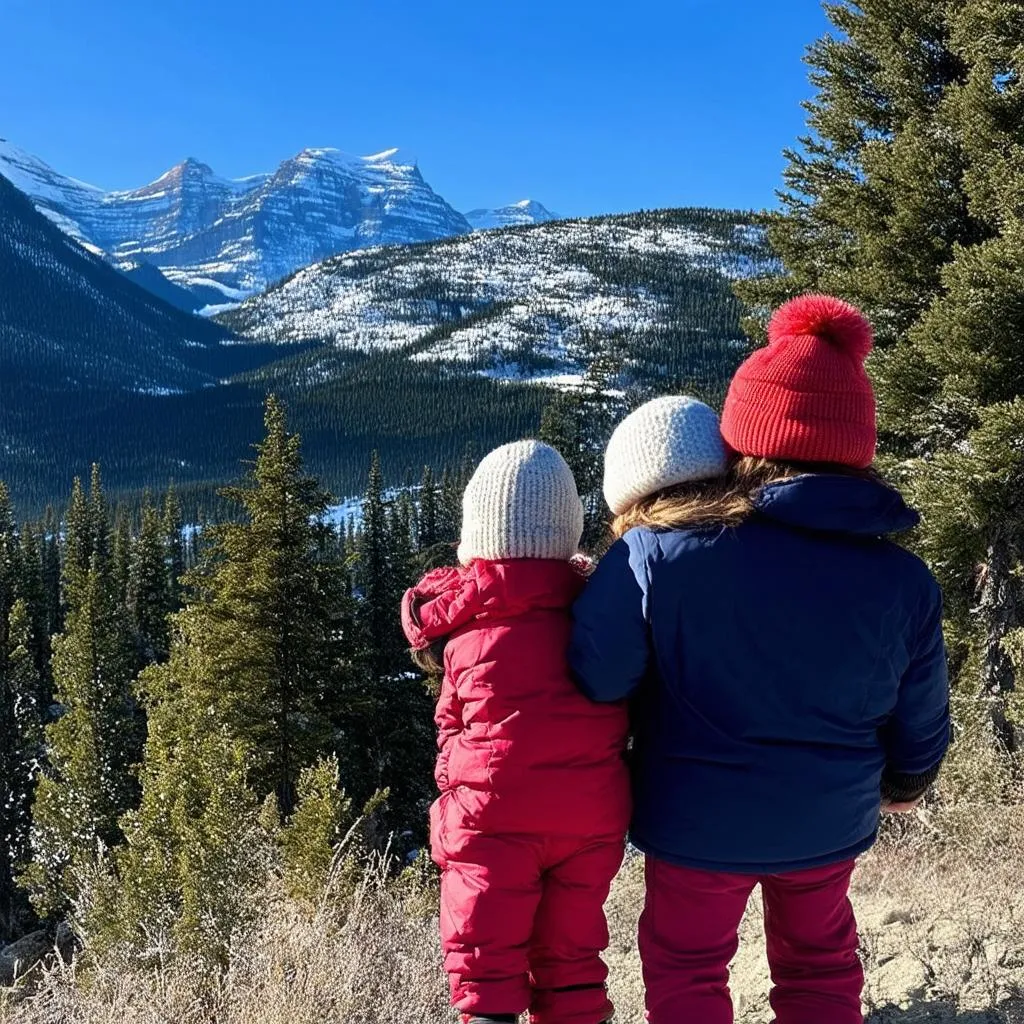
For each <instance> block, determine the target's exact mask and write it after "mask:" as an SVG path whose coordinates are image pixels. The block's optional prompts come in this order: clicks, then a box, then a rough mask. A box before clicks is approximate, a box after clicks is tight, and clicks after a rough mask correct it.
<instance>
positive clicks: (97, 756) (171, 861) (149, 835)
mask: <svg viewBox="0 0 1024 1024" xmlns="http://www.w3.org/2000/svg"><path fill="white" fill-rule="evenodd" d="M472 468H473V462H472V457H471V456H466V458H465V459H463V460H462V463H461V465H458V466H457V467H456V468H453V469H452V470H450V471H445V472H444V473H443V474H442V477H441V479H440V480H437V479H435V478H434V475H433V473H432V472H431V471H430V470H426V471H425V472H424V474H423V478H422V480H421V481H420V482H419V483H418V484H417V486H416V487H415V488H403V489H401V490H399V491H389V490H387V489H386V488H385V486H384V478H383V475H382V472H381V467H380V462H379V460H378V459H377V458H376V457H374V458H373V460H372V465H371V469H370V474H369V478H368V481H367V483H366V488H365V500H364V501H363V503H362V509H361V515H360V516H359V517H358V518H353V519H350V520H349V521H348V522H346V523H342V524H340V525H332V524H331V522H330V521H329V520H328V518H327V516H326V512H327V510H328V507H329V506H328V500H329V499H328V495H327V493H326V492H325V491H323V490H322V489H321V488H320V486H319V484H318V483H317V481H316V479H315V478H314V477H312V476H310V475H309V474H307V473H306V471H305V469H304V466H303V460H302V455H301V452H300V443H299V439H298V436H297V435H295V434H293V433H290V432H289V430H288V428H287V426H286V423H285V415H284V411H283V406H282V404H281V403H280V402H279V401H278V400H277V399H276V398H271V399H269V400H268V402H267V404H266V408H265V437H264V440H263V442H262V443H261V444H260V445H259V446H258V450H257V453H256V458H255V461H254V462H253V463H252V465H251V467H250V470H249V472H248V474H247V475H246V477H245V479H244V480H243V481H242V482H241V483H240V484H239V485H237V486H235V487H232V488H230V489H228V490H227V491H225V495H224V497H225V500H226V501H228V502H230V503H231V504H232V505H233V507H234V510H235V514H234V518H233V519H231V520H227V521H224V522H221V523H219V524H215V525H209V526H206V527H204V528H203V529H201V530H196V529H192V528H189V527H187V526H186V525H185V524H184V523H183V519H182V514H181V510H180V504H179V502H178V499H177V496H176V495H175V493H173V492H171V493H170V494H168V495H167V496H166V497H165V499H164V500H163V502H162V503H161V504H160V507H157V505H155V504H153V503H150V502H147V503H145V504H144V505H143V508H142V510H141V512H140V513H139V514H138V515H136V516H129V515H126V514H120V515H119V514H117V513H116V512H114V511H112V510H111V507H110V502H109V500H108V498H107V496H106V495H105V493H104V490H103V486H102V481H101V479H100V475H99V471H98V470H94V472H93V476H92V480H91V484H90V486H89V488H88V489H85V488H83V487H82V486H81V484H79V483H78V482H76V483H75V486H74V490H73V493H72V497H71V500H70V503H69V505H68V508H67V511H66V514H65V515H64V516H62V517H61V518H60V520H59V521H58V518H57V517H56V516H53V515H51V516H50V517H49V518H48V520H47V521H46V522H45V523H44V524H42V525H41V526H33V525H23V526H20V527H18V526H16V524H15V517H14V514H13V511H12V509H11V507H10V503H9V501H8V500H7V496H6V491H0V759H2V764H0V786H2V787H3V792H2V793H0V819H2V820H0V843H2V845H0V940H3V939H7V938H11V937H14V936H16V935H18V934H20V933H21V932H23V931H25V930H26V929H28V928H30V927H31V926H32V925H33V924H34V923H35V922H36V921H37V920H42V921H44V922H50V923H55V922H57V921H59V920H61V919H63V918H65V917H67V916H68V915H73V916H74V917H75V919H76V921H77V922H78V923H79V926H80V927H81V929H82V930H83V931H84V933H86V934H87V935H88V936H89V939H90V941H91V942H92V943H94V944H95V945H98V946H102V945H103V944H120V945H122V946H124V945H127V946H128V947H130V948H135V949H137V950H138V951H139V952H142V951H143V950H144V949H146V948H148V947H147V943H150V942H153V941H155V938H154V937H155V936H161V937H162V939H163V940H166V941H167V942H169V943H171V944H172V945H173V946H174V948H175V949H182V950H186V949H189V950H192V951H193V952H197V953H201V954H202V956H203V957H204V958H209V957H213V958H214V959H216V957H217V956H220V955H222V954H223V953H224V952H225V951H226V948H227V942H228V940H229V938H230V935H231V933H232V929H233V928H234V927H236V926H237V924H238V923H239V921H240V920H241V919H242V917H244V915H245V914H247V913H249V912H250V910H251V908H250V910H247V909H246V899H247V895H246V894H249V893H251V891H252V886H253V884H254V880H258V881H260V882H261V883H262V882H264V881H265V878H266V874H267V872H268V871H271V872H277V873H278V874H279V875H280V877H281V878H282V880H283V882H284V884H285V885H286V886H288V887H289V889H290V890H293V891H295V892H296V893H298V894H301V893H302V892H304V891H307V890H309V891H314V890H315V887H317V886H322V885H323V884H324V880H325V877H326V875H327V874H328V873H330V872H331V871H332V870H336V869H337V861H336V851H337V848H338V846H339V844H341V843H342V841H343V840H344V839H345V838H346V837H348V841H347V844H346V846H345V849H346V850H347V851H348V855H349V856H350V857H352V858H358V857H362V856H365V855H366V854H367V853H368V852H369V851H371V850H372V849H374V848H375V847H377V846H381V845H384V844H387V843H390V847H389V849H390V852H391V853H392V854H396V855H398V856H399V857H401V856H402V855H404V853H405V852H407V851H411V850H414V849H416V848H417V847H418V846H419V845H420V844H421V843H422V841H423V838H424V832H425V825H426V810H427V806H428V803H429V801H430V799H431V798H432V792H433V787H432V774H431V765H432V762H433V756H434V749H435V744H434V730H433V722H432V711H433V701H432V697H431V695H430V693H429V692H428V686H427V684H426V682H425V681H424V680H423V679H422V678H420V677H418V676H416V675H415V674H414V673H412V672H411V671H410V668H411V666H410V664H409V662H408V658H407V654H406V650H405V644H404V640H403V637H402V635H401V630H400V627H399V622H398V616H397V607H398V603H399V600H400V597H401V594H402V593H403V591H404V590H405V588H406V587H407V586H408V585H409V584H410V583H411V582H412V580H413V578H414V577H415V576H417V574H418V573H420V572H421V571H422V570H423V569H424V568H425V567H426V566H432V565H436V564H443V563H447V562H450V561H452V560H453V555H454V541H455V539H456V536H457V533H458V528H459V515H460V513H459V507H460V498H461V492H462V489H463V486H464V482H465V479H466V478H467V475H468V474H469V473H470V472H471V470H472ZM268 850H270V851H273V856H272V858H271V859H272V861H273V863H269V862H267V856H268V854H267V851H268ZM257 861H259V863H257ZM310 887H312V889H311V888H310Z"/></svg>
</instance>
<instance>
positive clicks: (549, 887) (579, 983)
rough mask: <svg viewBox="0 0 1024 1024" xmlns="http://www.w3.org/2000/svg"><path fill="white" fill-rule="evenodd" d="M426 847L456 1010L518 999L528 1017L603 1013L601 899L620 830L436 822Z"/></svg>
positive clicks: (567, 1021) (592, 1019)
mask: <svg viewBox="0 0 1024 1024" xmlns="http://www.w3.org/2000/svg"><path fill="white" fill-rule="evenodd" d="M433 847H434V859H435V861H436V862H437V863H438V865H439V866H440V867H441V868H442V872H443V873H442V876H441V941H442V945H443V947H444V954H445V957H444V963H445V970H446V971H447V972H448V978H449V981H450V983H451V990H452V1005H453V1006H455V1007H456V1008H457V1009H459V1010H461V1011H462V1014H463V1019H466V1018H468V1017H471V1016H473V1015H474V1014H480V1015H485V1016H496V1015H499V1014H519V1013H522V1011H524V1010H526V1009H529V1010H530V1019H531V1021H532V1022H533V1024H600V1022H601V1021H604V1020H606V1019H607V1018H608V1017H610V1016H611V1014H612V1005H611V1003H610V1002H609V1001H608V994H607V992H606V991H605V978H606V977H607V975H608V969H607V968H606V967H605V965H604V963H603V962H602V960H601V953H602V951H603V950H604V949H605V947H606V946H607V945H608V925H607V923H606V921H605V916H604V902H605V900H606V899H607V897H608V890H609V888H610V887H611V883H612V879H613V878H614V877H615V873H616V872H617V871H618V869H619V865H620V864H621V863H622V855H623V853H624V849H625V843H624V841H623V840H622V839H618V838H613V839H603V840H602V839H596V840H587V839H556V838H543V837H540V836H493V835H481V834H480V833H475V832H472V831H469V830H459V831H458V832H457V833H454V834H453V833H444V832H443V831H442V830H436V831H435V834H434V837H433Z"/></svg>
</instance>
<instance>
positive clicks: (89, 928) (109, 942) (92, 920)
mask: <svg viewBox="0 0 1024 1024" xmlns="http://www.w3.org/2000/svg"><path fill="white" fill-rule="evenodd" d="M175 635H176V640H175V643H174V646H173V648H172V651H171V656H170V660H169V661H168V662H167V663H165V664H162V665H154V666H151V667H150V668H148V669H147V670H146V671H145V672H143V674H142V677H141V689H142V692H143V695H144V701H145V704H146V709H147V715H148V721H149V733H148V737H147V739H146V746H145V753H144V757H143V769H142V774H141V784H142V799H141V803H140V806H139V808H138V810H137V811H133V812H130V813H128V814H127V815H126V816H125V817H124V818H123V819H122V827H123V830H124V834H125V839H126V842H125V845H123V846H121V847H119V848H118V849H116V850H114V852H113V855H112V857H111V859H110V861H109V862H107V863H106V864H105V865H102V866H101V868H100V870H99V871H98V872H97V874H96V876H95V877H94V881H93V885H92V886H91V887H90V892H89V896H90V900H89V902H88V904H87V905H86V906H85V907H84V908H83V913H82V922H83V927H84V930H85V932H86V935H87V937H88V939H89V941H90V945H91V946H92V947H93V948H94V949H95V950H96V951H98V952H100V953H102V952H103V951H105V950H107V949H112V948H121V949H124V948H127V949H128V950H130V951H131V952H132V954H133V958H139V959H142V960H143V962H145V961H146V960H147V959H152V960H153V961H154V963H155V964H157V965H159V964H160V963H161V961H163V960H164V959H165V958H166V957H167V956H168V955H170V954H174V953H186V954H191V955H192V963H194V964H198V965H201V966H205V967H207V968H212V969H217V968H221V967H223V966H224V965H225V964H226V961H227V955H228V949H229V944H230V942H231V940H232V939H233V938H236V939H237V937H238V935H239V933H240V932H241V931H242V930H243V929H244V928H245V927H246V925H248V924H249V923H251V922H252V921H253V920H254V919H255V918H256V917H257V916H258V915H259V913H260V912H261V903H260V899H259V891H260V888H261V886H262V884H263V881H264V879H265V877H266V863H265V861H266V850H265V847H266V843H265V839H264V836H263V833H262V830H261V829H260V826H259V823H258V814H259V807H258V801H257V800H256V796H255V794H254V793H253V792H252V790H251V789H250V788H249V787H248V785H247V776H248V771H249V768H250V757H249V750H248V747H247V745H246V743H245V742H244V741H243V740H240V739H238V738H236V737H233V736H232V735H231V734H230V730H229V729H228V728H227V727H226V726H223V725H221V724H220V723H219V722H218V721H217V718H216V716H215V715H211V714H210V713H209V708H208V707H207V704H206V702H207V700H208V693H209V689H210V684H211V682H212V680H213V679H215V678H216V676H217V674H218V672H219V666H218V664H217V658H216V649H215V648H212V647H211V637H210V631H209V621H208V619H207V615H206V609H205V608H204V607H197V608H191V609H186V610H185V611H183V612H181V613H179V614H178V615H177V617H176V629H175Z"/></svg>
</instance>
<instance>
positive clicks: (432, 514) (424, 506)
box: [416, 466, 438, 551]
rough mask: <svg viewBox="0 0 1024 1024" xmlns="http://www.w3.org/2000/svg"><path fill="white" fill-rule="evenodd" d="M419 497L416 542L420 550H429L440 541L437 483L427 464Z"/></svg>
mask: <svg viewBox="0 0 1024 1024" xmlns="http://www.w3.org/2000/svg"><path fill="white" fill-rule="evenodd" d="M419 498H420V502H419V505H420V508H419V519H418V521H417V525H418V526H419V531H418V533H417V537H416V544H417V547H418V548H419V550H420V551H429V550H430V549H431V548H432V547H433V546H434V545H435V544H437V542H438V533H437V485H436V484H435V483H434V471H433V470H432V469H431V468H430V466H425V467H424V469H423V479H422V481H421V483H420V495H419Z"/></svg>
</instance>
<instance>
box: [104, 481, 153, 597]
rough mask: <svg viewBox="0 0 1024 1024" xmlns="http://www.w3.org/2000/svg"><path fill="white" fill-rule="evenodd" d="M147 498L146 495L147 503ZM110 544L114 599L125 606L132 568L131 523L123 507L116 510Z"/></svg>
mask: <svg viewBox="0 0 1024 1024" xmlns="http://www.w3.org/2000/svg"><path fill="white" fill-rule="evenodd" d="M148 499H149V496H148V495H147V496H146V501H147V503H148ZM112 545H113V550H112V553H111V560H110V578H111V582H112V584H113V587H114V600H115V601H117V603H118V604H119V605H121V606H122V607H127V604H128V581H129V577H130V576H131V570H132V524H131V520H130V519H129V517H128V516H127V515H126V514H125V512H124V510H123V509H119V510H118V512H117V516H116V519H115V523H114V536H113V540H112Z"/></svg>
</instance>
